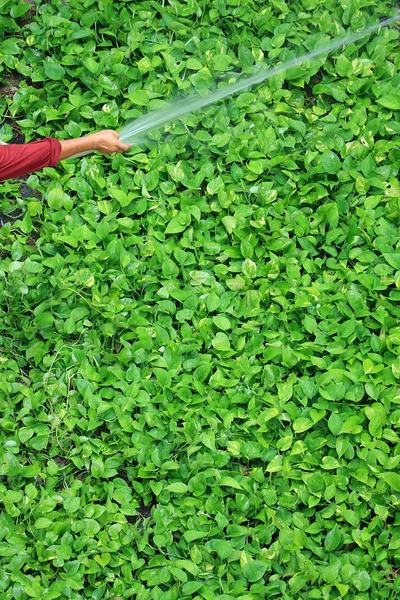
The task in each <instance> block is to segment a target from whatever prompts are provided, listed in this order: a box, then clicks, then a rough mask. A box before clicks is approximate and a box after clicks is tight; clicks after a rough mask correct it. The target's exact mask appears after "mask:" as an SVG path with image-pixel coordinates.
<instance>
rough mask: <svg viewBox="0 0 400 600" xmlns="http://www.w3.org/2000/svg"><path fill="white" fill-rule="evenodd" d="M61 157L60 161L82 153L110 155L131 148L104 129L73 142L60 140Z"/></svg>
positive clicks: (111, 132) (116, 135) (116, 134)
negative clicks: (95, 152)
mask: <svg viewBox="0 0 400 600" xmlns="http://www.w3.org/2000/svg"><path fill="white" fill-rule="evenodd" d="M60 143H61V155H60V160H63V159H65V158H69V157H70V156H75V154H81V153H84V152H94V151H97V152H102V153H103V154H112V153H113V152H125V151H126V150H129V148H130V147H131V145H130V144H123V143H122V142H120V141H119V134H118V133H117V132H116V131H112V130H110V129H106V130H104V131H98V132H97V133H91V134H90V135H86V136H84V137H81V138H77V139H74V140H60Z"/></svg>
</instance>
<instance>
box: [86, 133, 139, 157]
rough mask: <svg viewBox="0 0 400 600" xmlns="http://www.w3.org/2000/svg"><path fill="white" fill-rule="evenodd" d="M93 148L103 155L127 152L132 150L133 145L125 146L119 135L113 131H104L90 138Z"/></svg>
mask: <svg viewBox="0 0 400 600" xmlns="http://www.w3.org/2000/svg"><path fill="white" fill-rule="evenodd" d="M87 137H91V138H92V142H93V147H94V149H95V150H97V151H98V152H101V153H102V154H112V153H113V152H126V151H127V150H129V149H130V148H132V144H124V143H123V142H120V140H119V133H117V132H116V131H114V130H112V129H104V130H103V131H98V132H97V133H93V134H92V135H90V136H87Z"/></svg>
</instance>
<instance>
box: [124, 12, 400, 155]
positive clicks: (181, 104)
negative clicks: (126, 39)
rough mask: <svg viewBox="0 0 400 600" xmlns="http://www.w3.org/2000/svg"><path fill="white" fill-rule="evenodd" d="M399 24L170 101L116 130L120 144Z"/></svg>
mask: <svg viewBox="0 0 400 600" xmlns="http://www.w3.org/2000/svg"><path fill="white" fill-rule="evenodd" d="M399 20H400V11H398V12H397V14H396V15H394V16H393V17H388V18H387V19H384V20H383V21H380V22H379V23H375V24H373V25H370V26H369V27H366V28H365V29H363V30H362V31H359V32H356V33H350V34H347V35H346V36H343V37H341V38H337V39H333V40H332V41H331V42H330V43H329V44H327V45H324V46H322V47H321V48H316V49H315V50H311V51H310V52H307V53H306V54H303V55H301V56H298V57H296V58H293V59H291V60H289V61H287V62H285V63H283V64H281V65H278V66H276V67H272V68H270V69H267V70H265V69H263V70H261V71H259V72H258V73H255V74H254V75H250V76H249V77H245V78H243V79H240V80H239V81H237V82H235V83H232V84H230V85H227V86H225V87H223V88H220V89H218V90H215V91H214V92H211V93H210V94H208V95H207V96H198V95H197V94H196V95H194V94H191V95H190V96H188V97H186V98H184V99H182V100H178V101H177V100H175V101H174V100H172V101H170V102H169V103H168V105H167V106H165V107H163V108H161V109H159V110H155V111H153V112H149V113H147V114H145V115H142V116H141V117H139V118H138V119H135V120H133V121H130V122H128V123H126V124H125V125H124V126H123V127H122V129H121V130H120V132H119V133H120V139H121V141H122V142H125V143H128V144H134V143H138V141H139V139H140V138H141V137H142V136H143V135H144V134H146V133H148V132H150V131H153V130H155V129H158V128H159V127H160V126H161V125H164V124H166V123H169V122H171V121H174V120H175V119H177V118H178V117H181V116H182V115H185V114H187V113H192V112H193V111H195V110H198V109H199V108H203V107H204V106H208V105H209V104H213V103H214V102H218V101H219V100H222V99H223V98H226V97H227V96H231V95H232V94H236V93H237V92H241V91H242V90H245V89H247V88H249V87H252V86H253V85H256V84H257V83H261V82H263V81H267V80H268V79H270V78H271V77H273V76H274V75H278V74H279V73H284V72H285V71H288V70H289V69H293V68H294V67H299V66H300V65H302V64H304V63H305V62H307V61H310V60H313V59H314V58H317V57H319V56H322V55H324V54H329V53H330V52H333V51H334V50H338V49H339V48H341V47H343V46H348V45H349V44H352V43H353V42H356V41H357V40H359V39H361V38H363V37H365V36H367V35H368V34H370V33H374V32H375V31H377V30H378V29H380V28H382V27H387V26H388V25H391V24H392V23H395V22H396V21H399Z"/></svg>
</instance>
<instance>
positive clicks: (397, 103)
mask: <svg viewBox="0 0 400 600" xmlns="http://www.w3.org/2000/svg"><path fill="white" fill-rule="evenodd" d="M377 103H378V104H380V105H381V106H384V107H385V108H389V109H390V110H400V94H387V95H386V96H381V97H380V98H378V100H377Z"/></svg>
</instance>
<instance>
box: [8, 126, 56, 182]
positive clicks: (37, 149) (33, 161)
mask: <svg viewBox="0 0 400 600" xmlns="http://www.w3.org/2000/svg"><path fill="white" fill-rule="evenodd" d="M60 154H61V144H60V142H59V141H58V140H55V139H54V138H50V137H47V138H45V139H44V140H42V141H40V142H30V143H29V144H10V145H7V146H3V145H2V144H0V181H5V180H6V179H12V178H14V177H20V176H21V175H27V174H28V173H32V171H39V170H40V169H44V167H55V166H57V165H58V161H59V158H60Z"/></svg>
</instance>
